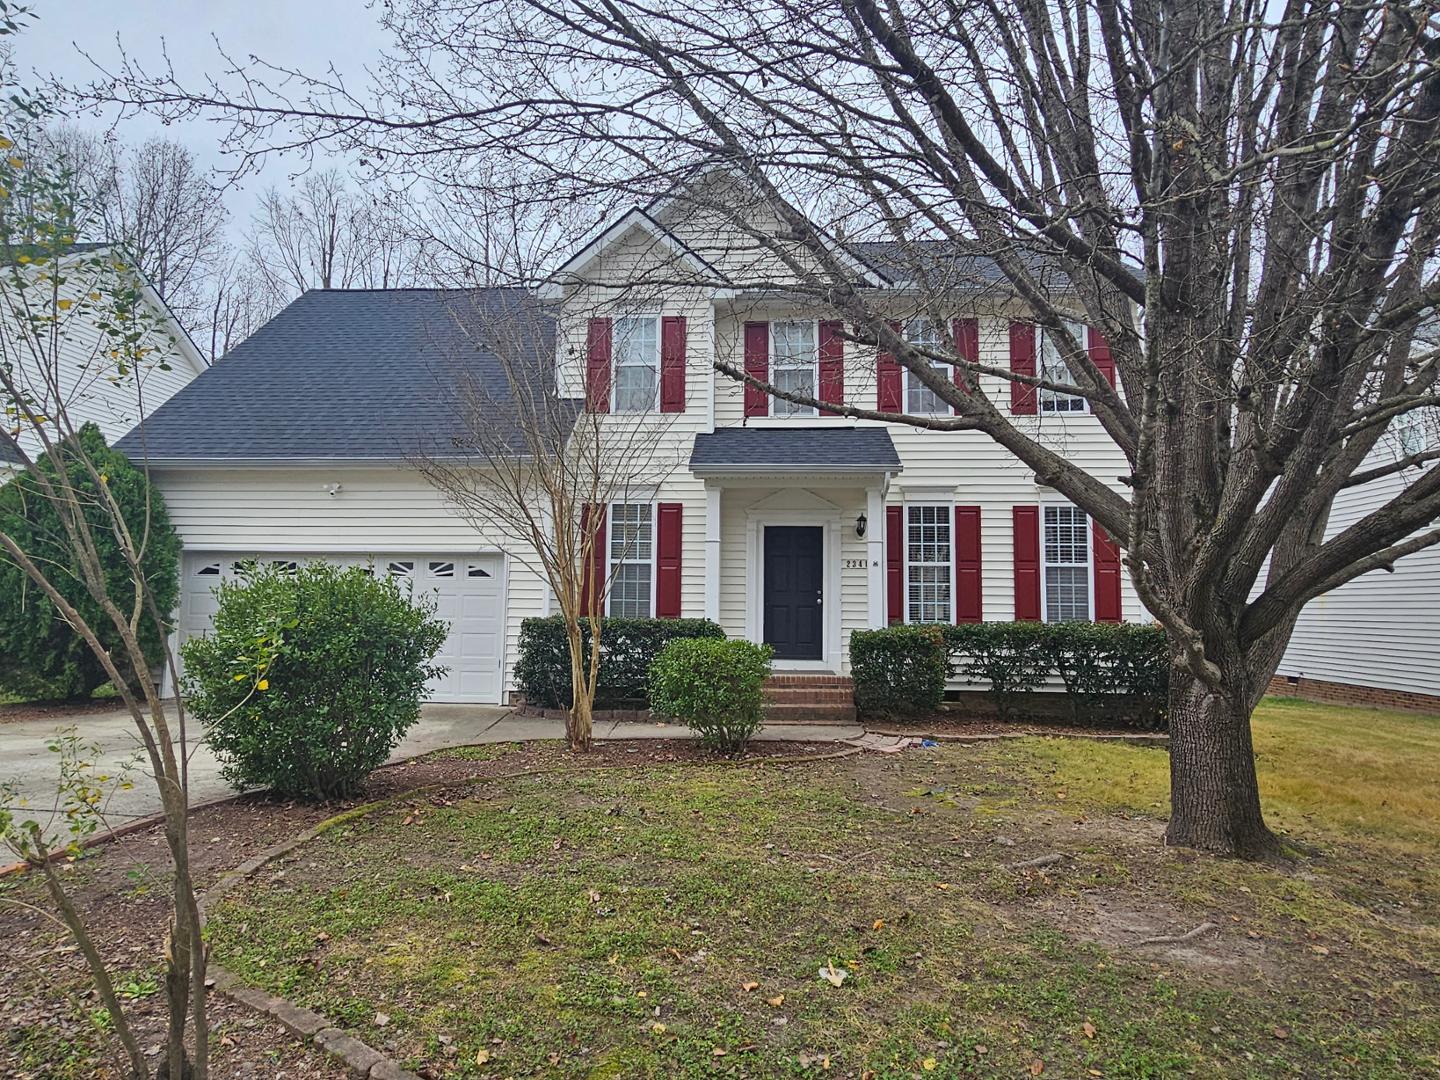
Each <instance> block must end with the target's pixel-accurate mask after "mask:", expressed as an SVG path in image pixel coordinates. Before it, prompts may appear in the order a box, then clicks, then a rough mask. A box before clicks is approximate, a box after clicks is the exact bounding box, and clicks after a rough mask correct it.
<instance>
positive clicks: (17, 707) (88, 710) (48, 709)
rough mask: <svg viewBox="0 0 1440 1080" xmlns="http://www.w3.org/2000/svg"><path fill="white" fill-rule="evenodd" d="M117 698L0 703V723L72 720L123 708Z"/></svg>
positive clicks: (122, 704)
mask: <svg viewBox="0 0 1440 1080" xmlns="http://www.w3.org/2000/svg"><path fill="white" fill-rule="evenodd" d="M124 707H125V706H124V703H123V702H122V701H121V700H120V699H119V698H94V699H92V700H90V701H19V702H15V703H14V704H11V705H0V724H11V723H17V722H19V721H21V720H73V719H78V718H80V717H84V716H93V715H95V714H96V713H107V712H114V711H115V710H116V709H122V708H124Z"/></svg>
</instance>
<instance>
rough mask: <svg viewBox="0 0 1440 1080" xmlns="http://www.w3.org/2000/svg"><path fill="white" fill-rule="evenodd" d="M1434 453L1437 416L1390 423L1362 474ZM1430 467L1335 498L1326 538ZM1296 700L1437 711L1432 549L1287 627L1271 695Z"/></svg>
mask: <svg viewBox="0 0 1440 1080" xmlns="http://www.w3.org/2000/svg"><path fill="white" fill-rule="evenodd" d="M1437 448H1440V416H1437V415H1436V413H1435V411H1434V410H1418V411H1416V412H1414V413H1410V414H1408V415H1406V416H1404V417H1402V418H1400V419H1399V420H1397V421H1395V422H1394V423H1393V424H1392V425H1391V428H1390V430H1389V431H1387V432H1386V433H1385V436H1384V438H1382V440H1381V441H1380V443H1379V444H1378V445H1377V446H1376V447H1375V449H1374V451H1372V453H1371V455H1370V458H1369V460H1368V461H1367V462H1366V464H1365V466H1364V467H1365V468H1367V469H1369V468H1375V467H1378V466H1382V465H1386V464H1389V463H1390V462H1393V461H1397V460H1400V459H1403V458H1407V457H1410V456H1411V455H1413V454H1420V453H1424V452H1426V451H1428V450H1434V449H1437ZM1435 467H1436V466H1435V463H1433V462H1432V463H1430V464H1428V465H1422V466H1421V467H1419V468H1414V469H1410V470H1407V471H1406V472H1403V473H1397V474H1395V475H1392V476H1387V477H1384V478H1382V479H1379V480H1374V481H1371V482H1370V483H1368V484H1365V485H1363V486H1361V487H1359V488H1354V489H1351V490H1348V491H1342V492H1341V493H1340V495H1339V496H1338V497H1337V498H1336V500H1335V507H1334V510H1333V512H1332V513H1331V516H1330V524H1329V528H1328V533H1329V534H1330V535H1334V534H1335V533H1337V532H1339V531H1341V530H1342V529H1345V528H1347V527H1349V526H1350V525H1353V524H1354V523H1355V522H1356V521H1357V520H1359V519H1360V518H1362V517H1364V516H1365V515H1366V514H1369V513H1372V512H1373V511H1375V510H1376V509H1378V508H1379V507H1381V506H1383V505H1384V504H1385V503H1387V502H1388V501H1390V500H1391V499H1392V498H1394V497H1395V496H1396V495H1397V494H1399V493H1400V492H1401V491H1403V490H1404V489H1405V487H1406V486H1407V485H1409V484H1412V483H1414V482H1415V479H1416V478H1417V477H1419V476H1421V475H1422V474H1423V472H1424V470H1425V469H1427V468H1435ZM1287 684H1288V687H1289V691H1290V692H1292V693H1297V694H1299V695H1301V696H1303V697H1311V698H1317V699H1320V700H1328V701H1339V702H1353V703H1357V704H1375V705H1391V706H1399V707H1407V708H1420V709H1427V710H1430V711H1440V547H1432V548H1429V549H1427V550H1425V551H1421V552H1418V553H1416V554H1414V555H1410V556H1407V557H1406V558H1404V559H1401V560H1400V561H1399V562H1398V563H1396V564H1395V569H1394V570H1393V571H1392V572H1387V571H1384V570H1372V571H1371V572H1370V573H1368V574H1365V575H1364V576H1362V577H1358V578H1356V579H1355V580H1354V581H1350V582H1347V583H1346V584H1344V585H1342V586H1341V587H1340V588H1338V589H1335V590H1334V591H1332V592H1328V593H1325V594H1324V595H1323V596H1320V597H1317V598H1316V599H1314V600H1312V601H1310V603H1309V604H1308V605H1307V606H1306V607H1305V610H1304V611H1303V612H1302V613H1301V615H1300V619H1299V621H1298V622H1297V623H1296V624H1295V633H1294V635H1293V636H1292V637H1291V639H1290V647H1289V648H1288V649H1287V650H1286V652H1285V657H1284V659H1283V660H1281V662H1280V667H1279V673H1278V676H1277V679H1276V683H1275V688H1276V689H1279V690H1282V691H1284V690H1285V688H1286V686H1287Z"/></svg>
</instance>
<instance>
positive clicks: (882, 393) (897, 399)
mask: <svg viewBox="0 0 1440 1080" xmlns="http://www.w3.org/2000/svg"><path fill="white" fill-rule="evenodd" d="M890 329H891V330H893V331H895V333H897V334H898V333H900V324H899V323H898V322H892V323H891V324H890ZM904 387H905V383H904V379H903V378H902V377H901V371H900V361H899V360H896V359H895V357H894V355H893V354H891V353H888V352H885V351H884V350H883V349H882V350H881V351H880V354H879V355H878V356H877V357H876V358H875V408H877V409H879V410H880V411H881V412H900V411H901V410H902V409H904V407H905V404H904V402H905V389H904Z"/></svg>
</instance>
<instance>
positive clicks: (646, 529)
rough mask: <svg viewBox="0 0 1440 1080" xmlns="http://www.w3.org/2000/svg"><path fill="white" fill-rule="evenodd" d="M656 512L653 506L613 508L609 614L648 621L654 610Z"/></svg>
mask: <svg viewBox="0 0 1440 1080" xmlns="http://www.w3.org/2000/svg"><path fill="white" fill-rule="evenodd" d="M654 597H655V508H654V507H653V506H652V505H651V504H650V503H612V504H611V506H610V593H609V605H610V611H609V614H610V615H612V616H614V617H615V618H617V619H648V618H650V617H651V613H652V612H653V611H654V610H655V606H654Z"/></svg>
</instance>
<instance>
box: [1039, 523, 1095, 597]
mask: <svg viewBox="0 0 1440 1080" xmlns="http://www.w3.org/2000/svg"><path fill="white" fill-rule="evenodd" d="M1043 515H1044V516H1043V519H1042V521H1043V524H1042V528H1041V547H1042V548H1043V559H1042V562H1043V572H1044V582H1045V587H1044V589H1043V590H1042V593H1041V594H1042V596H1043V597H1044V601H1045V621H1046V622H1070V621H1074V620H1080V621H1086V620H1088V619H1089V618H1090V517H1089V515H1088V514H1086V513H1085V511H1084V510H1081V509H1080V508H1079V507H1078V506H1071V505H1070V504H1069V503H1053V504H1051V505H1049V506H1046V507H1045V508H1044V511H1043Z"/></svg>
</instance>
